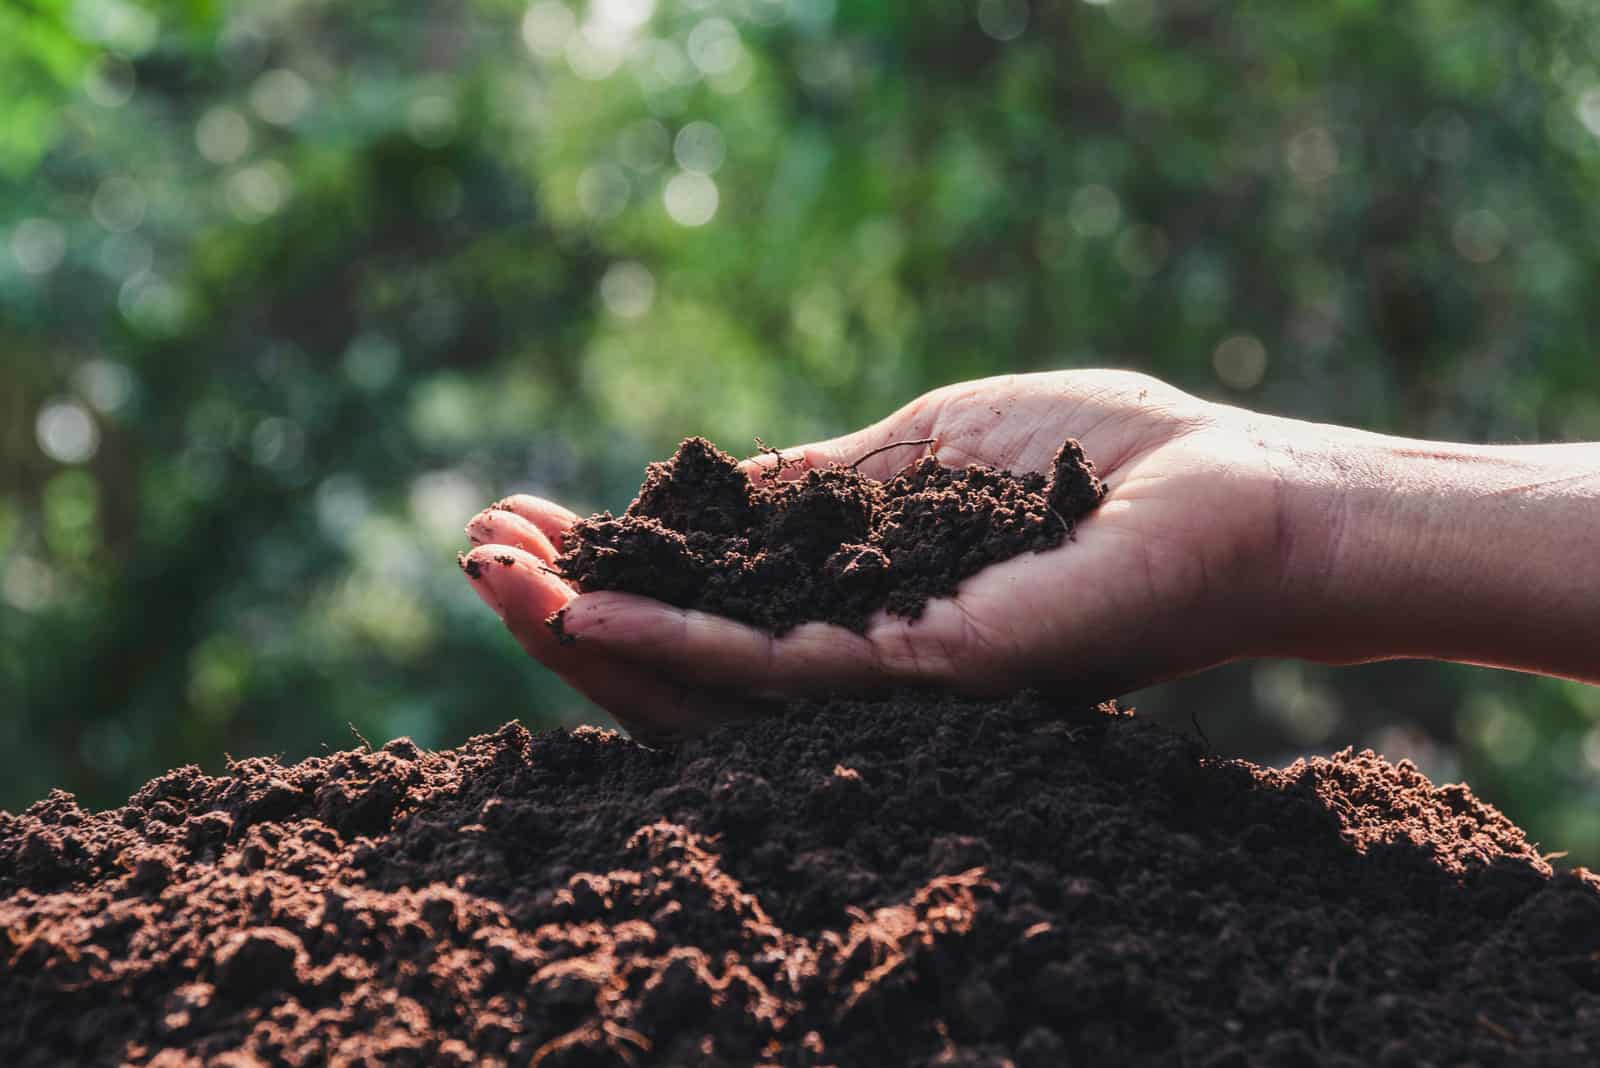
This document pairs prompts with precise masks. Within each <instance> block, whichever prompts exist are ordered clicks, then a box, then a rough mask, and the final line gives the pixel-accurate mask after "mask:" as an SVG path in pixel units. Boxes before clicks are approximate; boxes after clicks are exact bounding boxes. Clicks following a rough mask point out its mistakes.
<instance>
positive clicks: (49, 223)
mask: <svg viewBox="0 0 1600 1068" xmlns="http://www.w3.org/2000/svg"><path fill="white" fill-rule="evenodd" d="M66 254H67V232H66V231H65V230H63V229H62V228H61V224H60V223H58V222H56V221H55V220H53V219H23V220H22V221H21V222H19V223H18V224H17V225H16V228H15V229H13V230H12V231H11V257H12V259H14V260H16V261H17V266H18V267H20V268H22V270H23V271H25V272H26V273H28V274H49V273H50V272H51V271H53V270H55V269H56V268H57V267H59V266H61V261H62V259H63V258H64V257H65V256H66Z"/></svg>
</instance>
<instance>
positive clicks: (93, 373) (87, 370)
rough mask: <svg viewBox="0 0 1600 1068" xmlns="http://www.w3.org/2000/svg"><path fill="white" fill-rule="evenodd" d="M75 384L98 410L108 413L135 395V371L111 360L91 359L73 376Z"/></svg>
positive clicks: (116, 409) (119, 408) (120, 407)
mask: <svg viewBox="0 0 1600 1068" xmlns="http://www.w3.org/2000/svg"><path fill="white" fill-rule="evenodd" d="M72 383H73V385H75V386H77V387H78V392H80V393H82V394H83V397H84V399H85V400H87V401H88V402H89V403H90V404H92V405H93V406H94V407H95V408H96V410H98V411H101V412H104V413H106V414H107V415H109V414H111V413H112V412H116V411H119V410H121V409H122V407H123V406H124V405H125V404H127V403H128V401H129V400H130V399H131V398H132V397H133V385H134V379H133V372H132V371H130V370H129V369H128V368H126V367H124V366H123V365H122V364H120V363H116V362H114V361H111V360H98V359H97V360H89V361H87V362H85V363H84V364H83V366H81V367H79V368H78V370H77V371H76V372H75V373H74V374H73V376H72Z"/></svg>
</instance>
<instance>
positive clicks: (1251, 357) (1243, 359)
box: [1211, 334, 1267, 389]
mask: <svg viewBox="0 0 1600 1068" xmlns="http://www.w3.org/2000/svg"><path fill="white" fill-rule="evenodd" d="M1211 366H1212V368H1213V369H1214V370H1215V371H1216V372H1217V378H1218V379H1220V380H1221V382H1222V384H1223V385H1225V386H1227V387H1229V388H1230V389H1254V388H1255V387H1256V386H1258V385H1260V384H1261V380H1262V378H1264V377H1266V373H1267V348H1266V346H1265V345H1263V344H1262V343H1261V341H1260V340H1259V339H1258V338H1256V337H1254V336H1253V335H1251V334H1235V335H1233V336H1232V337H1229V338H1225V339H1223V341H1222V343H1221V344H1219V345H1218V346H1217V348H1216V351H1215V352H1213V353H1212V354H1211Z"/></svg>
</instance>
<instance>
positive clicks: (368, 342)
mask: <svg viewBox="0 0 1600 1068" xmlns="http://www.w3.org/2000/svg"><path fill="white" fill-rule="evenodd" d="M343 363H344V376H345V377H346V378H348V379H349V380H350V382H351V384H353V385H355V386H357V387H359V388H361V389H365V390H369V391H376V390H380V389H382V388H383V387H384V386H387V385H388V384H389V383H390V382H393V381H394V376H395V375H396V373H398V372H399V370H400V350H399V348H397V347H396V346H395V343H394V342H393V341H390V340H389V339H388V338H387V337H385V336H383V335H382V334H379V333H376V332H374V331H368V332H366V333H363V334H359V335H357V336H356V338H355V340H353V341H351V342H350V347H349V348H347V349H345V352H344V360H343Z"/></svg>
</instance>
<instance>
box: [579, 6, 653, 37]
mask: <svg viewBox="0 0 1600 1068" xmlns="http://www.w3.org/2000/svg"><path fill="white" fill-rule="evenodd" d="M591 10H592V11H593V12H594V17H595V18H597V19H599V20H600V21H602V22H605V23H609V24H610V25H612V26H615V27H617V28H618V29H623V30H636V29H638V28H639V27H641V26H643V25H644V24H645V23H647V22H649V21H650V16H651V15H654V14H655V12H656V0H591Z"/></svg>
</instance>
